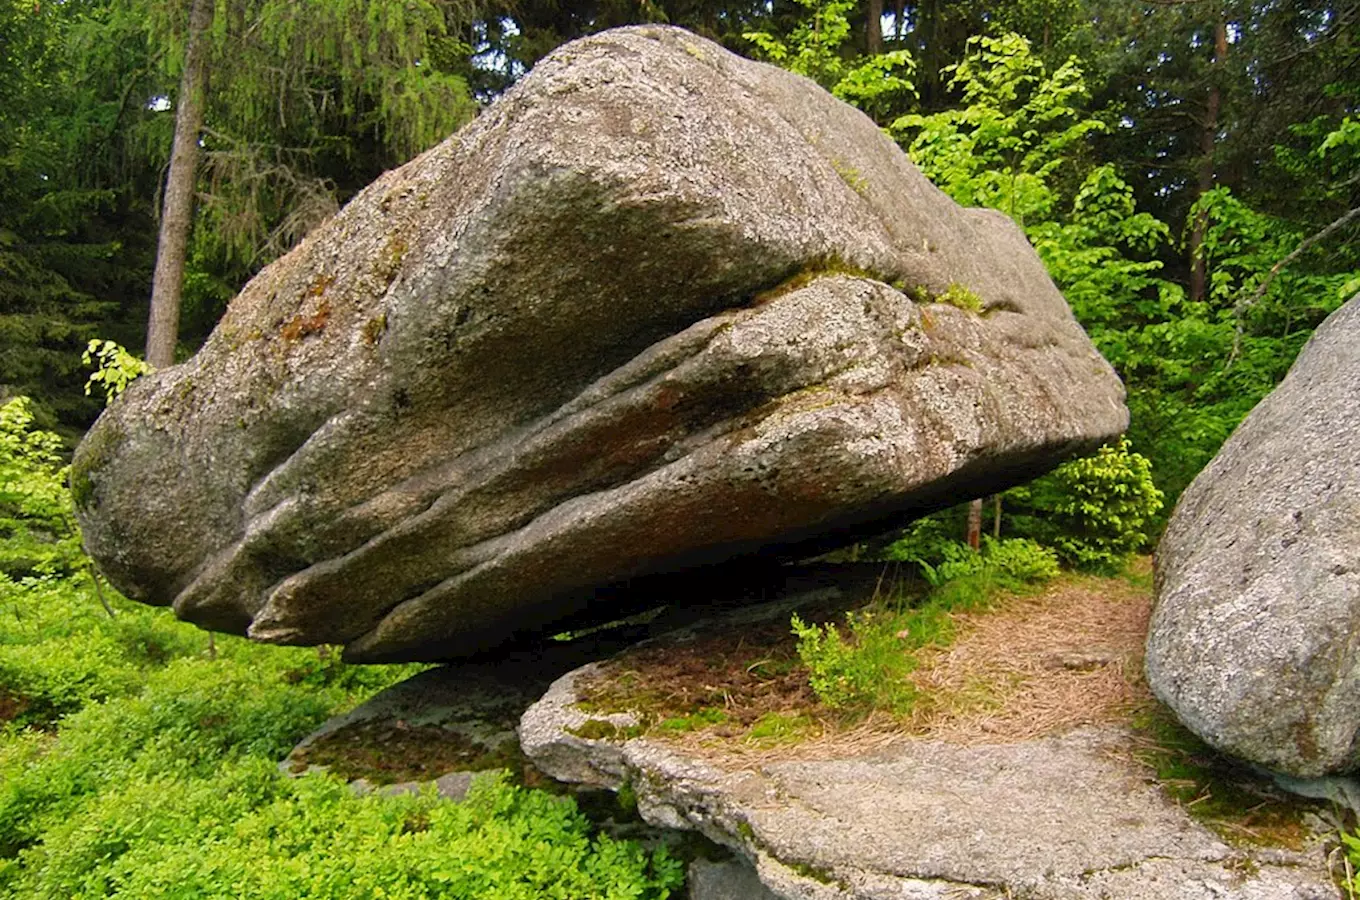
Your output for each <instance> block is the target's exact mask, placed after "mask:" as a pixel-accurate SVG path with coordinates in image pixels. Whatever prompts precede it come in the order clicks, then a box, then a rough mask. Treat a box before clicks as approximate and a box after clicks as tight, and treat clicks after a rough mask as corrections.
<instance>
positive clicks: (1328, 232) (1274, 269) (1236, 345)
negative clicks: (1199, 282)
mask: <svg viewBox="0 0 1360 900" xmlns="http://www.w3.org/2000/svg"><path fill="white" fill-rule="evenodd" d="M1356 219H1360V206H1357V207H1356V208H1355V209H1353V210H1351V211H1350V212H1348V213H1346V214H1345V215H1343V216H1341V217H1340V218H1339V219H1337V220H1336V221H1334V222H1332V223H1331V224H1330V225H1328V226H1327V227H1326V228H1323V229H1322V230H1321V231H1318V232H1315V233H1314V234H1312V235H1310V236H1308V237H1306V238H1304V239H1303V241H1302V242H1300V243H1299V245H1298V246H1297V247H1295V248H1294V251H1293V252H1292V253H1290V254H1289V255H1288V256H1286V257H1285V258H1284V259H1282V260H1280V261H1279V262H1277V263H1276V264H1275V265H1273V266H1271V267H1270V271H1269V272H1267V273H1266V277H1265V278H1262V279H1261V283H1260V284H1258V285H1257V286H1256V290H1254V291H1252V292H1251V295H1250V296H1249V297H1245V298H1243V299H1242V300H1239V301H1238V302H1237V305H1236V306H1234V307H1233V317H1234V318H1236V319H1237V329H1236V331H1235V332H1234V334H1233V347H1232V352H1231V353H1229V354H1228V362H1227V365H1229V366H1231V365H1232V364H1233V361H1234V360H1236V359H1237V357H1238V356H1239V355H1241V353H1242V338H1243V336H1244V333H1245V331H1246V315H1247V311H1248V310H1250V309H1251V308H1252V307H1253V306H1255V305H1256V304H1257V303H1259V302H1260V300H1261V298H1262V297H1264V296H1265V295H1266V291H1268V290H1270V285H1271V283H1272V282H1273V281H1274V280H1275V276H1277V275H1279V274H1280V272H1281V271H1283V270H1284V267H1285V266H1287V265H1289V264H1290V263H1292V262H1293V261H1294V260H1296V259H1298V258H1299V257H1300V256H1302V255H1303V254H1304V253H1305V252H1307V250H1308V248H1309V247H1311V246H1313V245H1314V244H1316V243H1317V242H1318V241H1323V240H1326V239H1327V238H1329V237H1331V236H1332V235H1333V234H1335V233H1336V232H1337V231H1339V230H1341V229H1342V228H1345V227H1346V226H1347V225H1349V224H1350V223H1351V222H1353V221H1355V220H1356Z"/></svg>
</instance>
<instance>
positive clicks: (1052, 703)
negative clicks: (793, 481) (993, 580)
mask: <svg viewBox="0 0 1360 900" xmlns="http://www.w3.org/2000/svg"><path fill="white" fill-rule="evenodd" d="M1147 570H1148V563H1147V561H1145V560H1144V561H1141V563H1140V564H1136V566H1135V569H1134V571H1133V573H1132V577H1129V578H1095V577H1086V576H1076V575H1065V576H1063V577H1061V578H1059V579H1058V580H1056V581H1054V582H1053V583H1051V584H1050V585H1048V586H1047V587H1046V588H1044V589H1043V590H1042V592H1040V593H1036V594H1032V595H1024V596H1013V595H1007V596H1003V597H1001V598H999V599H998V600H997V601H996V602H995V603H994V604H993V605H992V607H991V608H990V609H989V610H987V611H985V612H972V613H955V614H953V615H952V618H953V623H954V629H953V631H954V635H955V639H954V641H953V642H952V643H950V644H949V645H948V646H945V647H929V648H926V649H924V650H918V651H916V653H917V656H918V658H919V665H918V666H917V668H916V669H915V671H914V672H913V673H912V676H911V678H912V681H913V683H914V686H915V688H916V689H917V692H918V699H917V701H916V704H915V707H914V709H913V711H912V713H911V714H910V715H909V716H908V717H907V718H905V719H903V718H900V717H894V716H892V715H888V714H886V713H873V714H870V715H869V716H868V717H867V718H859V719H857V720H853V721H846V720H845V719H843V718H838V716H837V714H836V713H835V712H834V711H831V710H827V709H826V708H825V707H822V706H820V705H819V704H818V703H817V702H816V698H815V697H814V696H813V695H812V693H811V691H810V690H809V689H808V687H807V673H806V670H804V669H803V668H802V667H801V666H800V665H798V663H797V653H796V650H795V647H794V642H793V640H792V636H791V635H790V634H789V630H788V627H787V624H785V623H784V622H782V621H781V622H771V623H768V624H766V625H764V626H762V627H757V628H753V629H750V630H744V633H742V634H740V635H736V634H732V633H730V632H729V633H727V634H719V635H710V636H707V637H706V638H703V639H700V640H697V641H694V642H692V643H688V644H685V645H682V646H679V647H677V646H668V647H656V648H654V649H651V650H648V651H642V652H637V651H635V652H632V653H629V654H625V655H624V657H623V658H621V659H619V660H617V661H616V662H615V663H613V664H611V665H610V666H608V667H607V669H608V670H610V671H609V674H608V675H607V676H605V678H604V679H603V680H602V681H601V682H598V683H597V684H596V685H594V687H593V690H592V691H591V692H592V693H594V694H595V697H594V699H595V700H597V701H599V702H600V706H601V707H602V708H614V709H620V708H629V707H630V706H632V704H630V703H629V702H628V701H629V700H630V699H631V700H634V701H642V702H643V707H642V708H645V709H648V710H649V712H650V713H651V714H652V716H653V721H654V722H655V721H662V720H665V719H667V718H668V717H681V718H683V717H684V716H687V715H690V714H691V713H692V712H693V711H694V710H695V709H698V708H709V709H714V708H721V709H723V710H724V718H723V721H722V722H721V723H717V724H712V725H707V724H699V725H698V726H697V727H679V728H669V729H668V728H665V727H662V728H656V727H652V728H649V729H648V736H649V738H650V739H656V740H662V741H665V742H666V743H669V744H672V745H678V746H683V747H684V748H685V749H686V751H687V752H692V753H695V754H698V755H701V756H705V757H709V758H714V759H716V758H722V759H726V760H728V761H729V762H744V763H746V764H758V763H761V762H769V761H771V760H774V759H785V758H812V757H817V756H824V755H845V754H857V753H863V752H872V751H875V750H879V749H886V748H887V747H890V746H892V745H895V744H900V743H902V742H904V741H917V740H941V741H946V742H951V743H959V744H971V743H1004V742H1012V741H1022V740H1028V739H1032V738H1035V737H1041V736H1044V735H1050V734H1059V733H1062V732H1065V731H1069V730H1071V729H1073V728H1077V727H1080V726H1083V725H1093V724H1098V723H1105V722H1115V721H1125V722H1127V721H1129V719H1130V717H1131V716H1132V714H1133V712H1134V710H1135V709H1137V708H1139V707H1140V706H1142V705H1143V704H1145V703H1146V702H1147V700H1148V697H1149V695H1148V693H1147V690H1146V688H1145V686H1144V684H1143V679H1142V656H1143V641H1144V638H1145V636H1146V633H1147V622H1148V616H1149V613H1150V608H1151V602H1152V599H1151V588H1150V587H1149V586H1148V584H1147V583H1146V582H1148V581H1149V579H1148V578H1147V577H1146V576H1147ZM829 617H830V615H828V618H829ZM904 652H905V651H904ZM632 708H638V707H636V706H632ZM771 717H774V718H775V719H777V720H781V721H785V722H788V723H790V728H789V729H788V732H787V733H786V734H782V735H780V734H776V735H775V736H774V737H773V738H770V737H769V736H768V735H767V734H762V731H761V729H760V726H759V723H761V722H768V721H770V720H771ZM670 721H671V722H672V723H674V722H675V721H677V720H676V719H675V718H671V720H670ZM766 732H768V729H766Z"/></svg>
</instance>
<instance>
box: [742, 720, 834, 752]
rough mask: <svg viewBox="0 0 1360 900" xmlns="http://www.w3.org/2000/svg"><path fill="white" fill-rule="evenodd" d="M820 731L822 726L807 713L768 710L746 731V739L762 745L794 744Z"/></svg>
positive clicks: (814, 735)
mask: <svg viewBox="0 0 1360 900" xmlns="http://www.w3.org/2000/svg"><path fill="white" fill-rule="evenodd" d="M821 733H822V726H821V724H820V723H818V721H817V720H816V719H814V718H813V717H812V716H810V715H808V714H807V713H792V712H768V713H765V715H763V716H761V717H760V718H759V719H756V720H755V722H753V723H752V724H751V727H750V728H748V729H747V731H746V741H747V742H748V743H751V744H756V745H758V746H762V747H772V746H777V745H779V744H796V743H799V742H801V741H804V740H807V739H808V738H814V737H817V736H818V735H820V734H821Z"/></svg>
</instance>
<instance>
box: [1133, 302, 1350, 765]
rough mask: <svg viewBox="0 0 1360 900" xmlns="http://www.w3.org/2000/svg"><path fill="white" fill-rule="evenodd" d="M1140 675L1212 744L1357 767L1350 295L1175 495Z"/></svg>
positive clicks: (1279, 760) (1261, 760)
mask: <svg viewBox="0 0 1360 900" xmlns="http://www.w3.org/2000/svg"><path fill="white" fill-rule="evenodd" d="M1147 676H1148V683H1149V684H1150V685H1151V687H1152V690H1153V692H1154V693H1156V694H1157V696H1158V697H1160V698H1161V699H1162V700H1163V701H1164V702H1165V703H1166V704H1167V705H1168V706H1170V707H1171V708H1172V709H1173V710H1174V711H1175V712H1176V715H1177V716H1179V717H1180V719H1181V721H1183V722H1184V723H1185V724H1186V726H1187V727H1189V728H1190V729H1191V730H1192V731H1194V732H1196V733H1197V734H1199V735H1200V736H1201V737H1202V738H1204V740H1205V741H1206V742H1207V743H1209V744H1211V745H1213V746H1214V747H1216V748H1218V749H1219V750H1222V751H1224V752H1226V753H1230V754H1233V755H1235V756H1238V757H1241V758H1243V759H1246V760H1249V761H1251V762H1254V763H1258V764H1260V765H1264V766H1267V767H1269V768H1272V769H1276V770H1279V771H1282V772H1285V773H1288V774H1291V775H1294V776H1300V777H1312V776H1317V775H1322V774H1325V773H1329V772H1346V771H1355V770H1357V769H1360V744H1358V743H1357V739H1358V738H1360V297H1356V298H1354V299H1352V300H1351V301H1350V302H1349V303H1347V304H1346V305H1345V306H1343V307H1342V308H1341V309H1339V310H1337V312H1335V313H1334V314H1333V315H1332V316H1331V317H1330V318H1328V319H1327V321H1326V322H1324V323H1323V324H1322V326H1321V327H1320V328H1319V329H1318V330H1317V332H1316V333H1315V334H1314V335H1313V338H1312V340H1310V341H1309V343H1308V345H1307V346H1306V347H1305V348H1304V350H1303V352H1302V353H1301V354H1300V355H1299V358H1298V360H1297V361H1296V362H1295V364H1294V367H1293V368H1292V369H1291V370H1290V372H1289V375H1288V376H1287V377H1286V378H1285V380H1284V381H1283V382H1282V383H1281V384H1280V386H1279V387H1278V388H1276V389H1275V391H1274V392H1273V393H1272V394H1271V395H1270V396H1269V397H1267V398H1266V399H1265V400H1263V401H1262V402H1261V403H1260V405H1258V406H1257V407H1256V409H1255V410H1253V411H1252V413H1251V415H1250V416H1248V417H1247V419H1246V421H1244V422H1243V423H1242V425H1241V426H1240V427H1239V428H1238V429H1237V431H1236V432H1234V434H1233V435H1232V437H1231V438H1229V439H1228V441H1227V443H1225V444H1224V445H1223V449H1222V450H1221V451H1219V454H1218V456H1216V457H1215V458H1214V460H1213V461H1212V462H1211V463H1210V464H1209V465H1208V467H1207V468H1205V470H1204V471H1203V472H1201V473H1200V475H1199V477H1198V478H1196V479H1195V481H1194V483H1193V484H1191V486H1190V487H1189V489H1187V490H1186V492H1185V494H1184V495H1182V497H1181V500H1180V502H1179V503H1178V504H1177V506H1176V511H1175V514H1174V515H1173V516H1172V518H1171V523H1170V525H1169V526H1168V527H1167V530H1166V534H1165V536H1164V537H1163V538H1162V541H1161V544H1160V546H1159V547H1158V550H1157V605H1156V608H1155V610H1154V613H1153V618H1152V625H1151V628H1150V631H1149V634H1148V645H1147Z"/></svg>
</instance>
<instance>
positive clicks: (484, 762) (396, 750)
mask: <svg viewBox="0 0 1360 900" xmlns="http://www.w3.org/2000/svg"><path fill="white" fill-rule="evenodd" d="M291 765H292V768H293V770H294V771H299V772H300V771H304V770H306V768H307V767H308V766H314V765H315V766H324V767H325V768H326V769H327V770H328V771H330V772H332V773H334V774H336V775H339V776H340V777H342V778H344V779H346V780H350V781H352V780H355V779H359V778H363V779H366V780H368V781H369V782H372V783H373V784H395V783H397V782H404V781H431V780H433V779H435V778H438V777H439V776H441V775H443V774H445V773H447V772H454V771H461V772H483V771H486V770H489V769H505V770H507V771H509V772H510V773H511V776H512V777H513V778H515V779H522V776H523V770H524V766H525V759H524V756H523V754H522V753H521V752H520V749H519V742H518V741H516V740H515V739H514V738H513V737H511V738H506V739H505V740H504V741H503V742H501V743H500V744H499V745H498V746H495V747H488V746H486V745H484V744H482V743H479V742H477V741H474V740H472V739H470V738H468V737H467V736H466V735H464V734H461V733H459V732H457V731H453V730H451V729H447V728H441V727H439V726H438V725H406V724H404V723H400V722H391V721H386V720H382V721H373V722H359V723H355V724H352V725H346V726H344V727H342V728H337V729H336V730H335V731H332V732H330V733H328V734H325V735H322V736H321V737H319V738H317V739H316V740H315V741H313V742H312V743H311V744H309V745H308V746H307V747H306V748H304V749H303V750H301V751H299V752H298V753H295V754H294V755H293V756H292V757H291Z"/></svg>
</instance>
